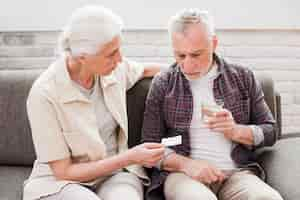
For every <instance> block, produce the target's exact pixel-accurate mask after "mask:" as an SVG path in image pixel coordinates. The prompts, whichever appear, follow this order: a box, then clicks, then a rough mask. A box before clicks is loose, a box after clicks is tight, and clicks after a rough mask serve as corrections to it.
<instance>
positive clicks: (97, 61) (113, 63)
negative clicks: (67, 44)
mask: <svg viewBox="0 0 300 200" xmlns="http://www.w3.org/2000/svg"><path fill="white" fill-rule="evenodd" d="M120 45H121V38H120V37H119V36H116V37H114V38H113V39H112V40H111V41H110V42H108V43H106V44H105V45H103V46H102V48H101V49H100V50H99V51H98V52H97V53H96V54H93V55H91V54H84V55H83V57H82V58H81V60H82V62H81V63H82V65H83V67H85V68H86V69H87V70H88V71H90V72H91V74H95V75H96V74H97V75H100V76H106V75H109V74H110V73H111V72H112V71H113V70H114V69H115V68H116V67H117V65H118V63H119V62H121V61H122V56H121V51H120Z"/></svg>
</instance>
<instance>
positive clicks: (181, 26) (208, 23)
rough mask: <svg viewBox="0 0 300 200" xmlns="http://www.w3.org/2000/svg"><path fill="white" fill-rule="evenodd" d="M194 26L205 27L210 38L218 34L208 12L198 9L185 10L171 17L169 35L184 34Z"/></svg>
mask: <svg viewBox="0 0 300 200" xmlns="http://www.w3.org/2000/svg"><path fill="white" fill-rule="evenodd" d="M192 24H200V25H203V26H204V28H205V30H206V31H207V34H208V36H209V37H210V36H214V35H215V34H216V33H215V27H214V23H213V19H212V17H211V16H210V15H209V13H208V11H201V10H199V9H197V8H191V9H183V10H181V11H179V12H178V13H176V14H175V15H174V16H173V17H171V19H170V20H169V27H168V31H169V34H170V35H172V34H173V33H184V31H185V30H186V29H187V27H188V26H190V25H192Z"/></svg>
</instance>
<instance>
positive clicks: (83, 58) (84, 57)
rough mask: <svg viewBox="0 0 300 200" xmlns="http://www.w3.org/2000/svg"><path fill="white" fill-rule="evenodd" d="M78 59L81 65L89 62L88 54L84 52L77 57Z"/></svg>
mask: <svg viewBox="0 0 300 200" xmlns="http://www.w3.org/2000/svg"><path fill="white" fill-rule="evenodd" d="M76 61H77V62H78V63H79V64H80V65H81V66H83V65H86V64H87V54H85V53H82V54H80V55H79V56H77V57H76Z"/></svg>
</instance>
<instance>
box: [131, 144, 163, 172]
mask: <svg viewBox="0 0 300 200" xmlns="http://www.w3.org/2000/svg"><path fill="white" fill-rule="evenodd" d="M164 151H165V147H164V145H162V144H160V143H143V144H140V145H137V146H135V147H133V148H131V149H129V150H128V151H127V154H128V159H129V160H130V161H132V162H133V163H134V164H139V165H143V166H145V167H153V166H155V165H156V164H157V163H158V162H159V161H160V160H161V159H162V158H163V156H164Z"/></svg>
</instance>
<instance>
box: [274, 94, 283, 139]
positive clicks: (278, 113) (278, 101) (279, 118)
mask: <svg viewBox="0 0 300 200" xmlns="http://www.w3.org/2000/svg"><path fill="white" fill-rule="evenodd" d="M275 98H276V122H277V126H278V135H277V138H281V137H282V113H281V96H280V94H279V92H277V91H275Z"/></svg>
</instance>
